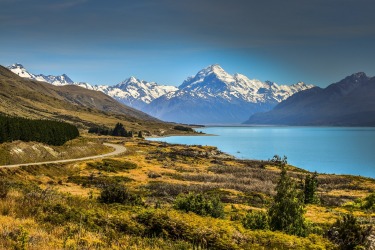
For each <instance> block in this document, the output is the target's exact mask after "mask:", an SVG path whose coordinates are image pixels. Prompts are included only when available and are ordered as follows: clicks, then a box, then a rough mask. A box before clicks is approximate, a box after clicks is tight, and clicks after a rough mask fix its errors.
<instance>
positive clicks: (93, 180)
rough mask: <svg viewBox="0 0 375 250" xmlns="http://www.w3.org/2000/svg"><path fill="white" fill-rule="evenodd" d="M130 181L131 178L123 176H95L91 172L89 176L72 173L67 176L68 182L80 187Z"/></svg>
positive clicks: (104, 185)
mask: <svg viewBox="0 0 375 250" xmlns="http://www.w3.org/2000/svg"><path fill="white" fill-rule="evenodd" d="M130 181H132V179H131V178H128V177H125V176H105V175H98V176H95V175H94V174H91V175H89V176H81V175H73V176H69V177H68V182H72V183H75V184H78V185H82V187H97V188H102V187H106V186H110V185H112V184H117V183H126V182H130Z"/></svg>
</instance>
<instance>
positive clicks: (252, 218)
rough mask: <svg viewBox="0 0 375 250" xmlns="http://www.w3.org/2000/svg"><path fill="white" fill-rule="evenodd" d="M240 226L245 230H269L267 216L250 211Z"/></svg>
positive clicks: (260, 212) (259, 212)
mask: <svg viewBox="0 0 375 250" xmlns="http://www.w3.org/2000/svg"><path fill="white" fill-rule="evenodd" d="M242 225H243V226H244V228H247V229H252V230H255V229H260V230H266V229H269V225H268V215H267V213H265V212H262V211H250V212H248V213H247V214H246V215H245V217H244V218H243V219H242Z"/></svg>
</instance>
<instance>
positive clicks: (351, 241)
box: [327, 214, 371, 250]
mask: <svg viewBox="0 0 375 250" xmlns="http://www.w3.org/2000/svg"><path fill="white" fill-rule="evenodd" d="M370 233H371V227H362V226H361V225H360V224H359V223H358V221H357V219H356V217H354V216H353V215H352V214H345V215H344V216H343V217H342V218H339V219H337V221H336V222H335V223H334V224H333V225H332V227H331V228H330V229H329V230H328V232H327V236H328V238H329V239H330V240H331V241H332V242H334V243H335V244H337V245H339V247H340V249H342V250H352V249H363V248H358V247H364V246H365V244H366V240H367V238H368V236H369V235H370Z"/></svg>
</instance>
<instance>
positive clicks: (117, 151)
mask: <svg viewBox="0 0 375 250" xmlns="http://www.w3.org/2000/svg"><path fill="white" fill-rule="evenodd" d="M103 144H104V145H105V146H108V147H112V148H114V149H115V151H113V152H110V153H107V154H102V155H92V156H87V157H81V158H75V159H65V160H56V161H44V162H33V163H22V164H13V165H4V166H0V168H15V167H21V166H34V165H43V164H50V163H67V162H73V161H86V160H93V159H97V158H103V157H109V156H115V155H118V154H121V153H124V152H125V151H126V148H125V147H124V146H122V145H118V144H112V143H103Z"/></svg>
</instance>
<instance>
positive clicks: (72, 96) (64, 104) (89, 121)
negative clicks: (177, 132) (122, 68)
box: [0, 66, 171, 129]
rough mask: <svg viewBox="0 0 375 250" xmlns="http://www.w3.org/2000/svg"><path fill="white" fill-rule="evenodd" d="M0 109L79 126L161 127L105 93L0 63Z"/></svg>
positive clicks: (150, 118) (157, 122)
mask: <svg viewBox="0 0 375 250" xmlns="http://www.w3.org/2000/svg"><path fill="white" fill-rule="evenodd" d="M0 96H1V98H0V112H2V113H5V114H9V115H15V116H22V117H27V118H42V119H44V118H49V119H63V120H67V121H70V122H74V123H75V124H76V125H78V126H80V127H88V126H91V125H93V124H97V125H105V126H112V125H114V124H115V123H116V122H119V121H121V122H123V123H124V125H125V126H127V127H128V128H139V129H146V128H149V129H150V128H156V127H158V128H164V129H167V128H169V127H170V126H171V125H169V124H166V123H163V122H161V121H159V120H157V119H156V118H153V117H151V116H149V115H147V114H145V113H143V112H141V111H138V110H136V109H133V108H130V107H127V106H125V105H123V104H120V103H118V102H117V101H116V100H114V99H113V98H111V97H109V96H107V95H105V94H104V93H101V92H98V91H93V90H89V89H84V88H81V87H78V86H74V85H66V86H54V85H51V84H49V83H45V82H41V81H36V80H28V79H25V78H22V77H19V76H18V75H16V74H14V73H12V72H11V71H9V70H8V69H6V68H5V67H2V66H0Z"/></svg>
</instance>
